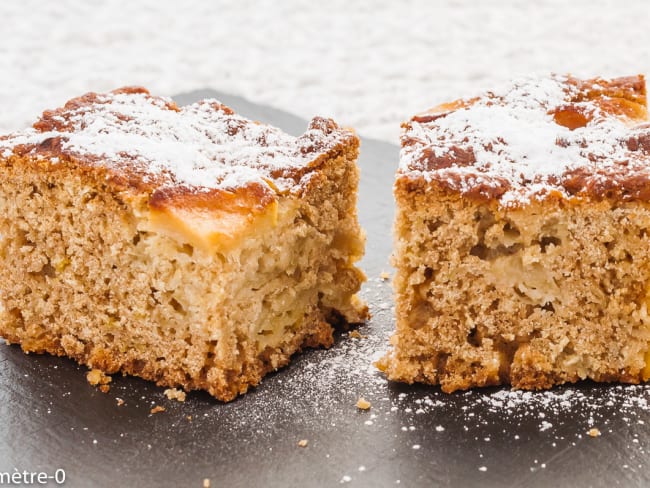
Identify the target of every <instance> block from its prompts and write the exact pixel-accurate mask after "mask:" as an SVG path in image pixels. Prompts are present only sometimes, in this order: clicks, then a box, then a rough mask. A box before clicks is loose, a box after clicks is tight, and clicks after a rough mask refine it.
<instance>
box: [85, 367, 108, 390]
mask: <svg viewBox="0 0 650 488" xmlns="http://www.w3.org/2000/svg"><path fill="white" fill-rule="evenodd" d="M86 380H87V381H88V383H90V384H91V385H93V386H97V385H107V384H109V383H110V382H111V381H112V380H113V378H111V377H110V376H108V375H107V374H104V372H103V371H102V370H101V369H91V370H90V371H88V373H87V374H86Z"/></svg>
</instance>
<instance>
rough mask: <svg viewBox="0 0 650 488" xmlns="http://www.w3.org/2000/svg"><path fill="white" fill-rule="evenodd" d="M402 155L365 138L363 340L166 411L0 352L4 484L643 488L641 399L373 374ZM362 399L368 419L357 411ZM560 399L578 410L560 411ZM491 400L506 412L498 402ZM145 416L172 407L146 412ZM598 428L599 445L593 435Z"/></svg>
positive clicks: (291, 120) (256, 112)
mask: <svg viewBox="0 0 650 488" xmlns="http://www.w3.org/2000/svg"><path fill="white" fill-rule="evenodd" d="M208 96H214V97H216V98H219V99H221V100H222V101H223V102H225V103H226V104H228V105H230V106H232V107H234V108H235V109H236V110H237V111H238V112H240V113H242V114H244V115H246V116H248V117H251V118H254V119H257V120H261V121H265V122H269V123H272V124H274V125H277V126H280V127H282V128H284V129H285V130H287V131H288V132H290V133H293V134H299V133H301V132H302V131H303V130H304V128H305V126H306V122H305V121H304V120H301V119H299V118H297V117H295V116H293V115H291V114H289V113H286V112H282V111H279V110H276V109H272V108H269V107H264V106H260V105H255V104H252V103H250V102H248V101H246V100H245V99H242V98H239V97H233V96H228V95H227V94H223V93H218V92H214V91H210V90H205V91H199V92H193V93H187V94H183V95H179V96H178V97H176V99H177V100H178V102H179V103H188V102H191V101H194V100H197V99H200V98H204V97H208ZM397 158H398V148H397V147H396V146H394V145H390V144H386V143H383V142H378V141H373V140H369V139H364V140H363V143H362V152H361V158H360V166H361V169H362V180H361V188H360V205H359V208H360V218H361V221H362V225H363V226H364V227H365V229H366V230H367V233H368V244H367V255H366V257H365V258H364V260H363V262H362V266H363V268H364V269H365V270H366V272H367V274H368V276H369V278H370V281H369V282H368V283H367V285H366V286H365V287H364V291H363V295H364V296H365V297H366V298H367V299H368V300H369V302H370V305H371V310H372V311H373V313H374V318H373V319H372V320H371V321H370V322H369V323H368V324H366V325H364V326H362V327H361V328H360V329H359V331H360V332H361V334H364V335H367V336H368V337H367V338H366V339H361V340H356V339H350V338H347V337H345V334H343V335H342V336H341V337H339V340H338V342H337V343H336V345H335V346H334V347H333V348H332V349H330V350H327V351H326V350H317V351H307V352H306V353H304V354H302V355H301V356H299V357H297V358H296V360H295V361H294V362H293V363H292V364H291V365H290V366H289V367H287V368H285V369H283V370H281V371H279V372H277V373H275V374H273V375H270V376H269V377H267V378H266V379H265V380H264V382H263V383H262V385H260V386H259V387H258V388H255V389H253V390H252V391H251V392H250V393H249V394H247V395H246V396H244V397H242V398H240V399H238V400H236V401H234V402H232V403H229V404H221V403H219V402H217V401H215V400H214V399H212V398H211V397H209V396H208V395H206V394H203V393H192V394H190V395H188V398H187V401H186V402H185V403H178V402H173V401H169V400H167V399H166V398H165V397H164V395H163V389H162V388H157V387H155V386H154V385H152V384H150V383H147V382H145V381H142V380H139V379H136V378H124V377H120V376H117V375H116V376H115V377H114V379H113V383H112V384H111V391H110V392H109V393H107V394H103V393H101V392H99V391H98V390H96V389H95V388H93V387H91V386H89V385H88V384H87V382H86V380H85V372H86V369H85V368H83V367H79V366H77V365H75V364H74V363H72V362H71V361H69V360H67V359H62V358H53V357H49V356H36V355H29V356H28V355H24V354H23V353H22V352H21V351H20V349H19V348H18V347H16V346H10V347H2V348H0V472H3V471H4V472H13V471H14V469H17V470H19V471H22V470H27V471H44V472H47V473H48V474H50V475H52V474H54V472H55V470H56V469H57V468H62V469H65V471H66V484H65V486H70V487H77V486H79V487H82V486H101V487H104V486H105V487H110V486H196V487H200V486H202V483H203V480H204V479H205V478H209V479H210V480H211V486H212V487H215V486H229V487H233V486H244V487H248V486H270V487H276V486H277V487H284V486H334V485H339V484H340V483H343V484H345V483H349V484H350V485H351V486H369V487H370V486H372V487H374V486H409V487H410V486H434V485H451V486H479V485H480V486H575V485H579V486H588V485H592V486H613V485H621V486H647V485H648V484H649V483H650V469H649V468H650V466H649V463H648V456H647V449H648V446H649V444H650V427H649V425H650V408H649V407H648V404H647V403H646V401H647V400H648V399H650V391H648V390H647V389H646V388H645V387H633V386H625V387H623V386H616V385H613V386H599V385H594V384H591V383H584V384H581V385H578V386H574V387H567V388H559V389H556V390H554V391H553V393H551V394H550V395H549V394H545V393H542V394H534V395H531V396H530V398H529V399H528V400H527V401H522V400H521V396H516V395H514V396H513V394H511V393H508V392H509V390H507V389H496V388H491V389H486V390H481V391H474V392H470V393H460V394H454V395H445V394H443V393H441V392H440V391H439V389H438V388H435V387H425V386H408V385H399V384H388V383H386V382H385V381H384V380H383V378H382V376H381V375H380V374H379V373H378V372H375V371H374V370H372V368H371V367H370V364H369V363H370V356H371V353H372V351H373V350H374V349H385V347H386V341H387V337H388V335H389V333H390V331H391V330H392V328H393V327H394V320H393V319H392V315H391V310H390V307H391V306H392V299H391V295H390V286H389V285H388V284H387V283H381V282H380V280H379V279H378V277H379V273H380V272H381V271H383V270H389V269H390V267H389V265H388V256H389V253H390V247H391V237H390V228H391V222H392V218H393V199H392V196H391V185H392V177H393V173H394V170H395V168H396V165H397ZM360 395H363V396H364V397H365V398H367V399H368V400H370V401H371V402H372V404H373V407H372V409H371V410H370V411H366V412H361V411H358V410H357V409H356V408H355V406H354V405H355V402H356V400H357V398H358V396H360ZM563 395H564V396H563ZM117 397H119V398H122V399H123V400H124V401H125V404H124V405H123V406H117V403H116V398H117ZM565 397H567V398H572V399H569V400H568V401H567V403H565V404H562V402H561V401H562V399H563V398H565ZM499 398H501V399H503V398H505V399H506V401H507V400H509V399H510V400H512V399H514V400H515V401H514V405H513V406H512V407H510V408H506V407H504V406H499V404H498V403H497V400H499ZM517 399H519V400H517ZM153 405H162V406H164V407H166V409H167V410H166V411H165V412H163V413H158V414H156V415H151V414H150V413H149V412H150V409H151V408H152V406H153ZM188 416H191V420H189V419H188ZM646 422H648V423H646ZM592 425H594V426H596V427H598V428H599V429H600V431H601V432H602V435H601V436H600V437H598V438H592V437H589V436H587V435H586V432H587V430H588V429H589V427H591V426H592ZM301 439H307V440H308V441H309V444H308V446H307V447H306V448H301V447H298V446H297V442H298V441H299V440H301ZM51 484H52V485H54V483H51Z"/></svg>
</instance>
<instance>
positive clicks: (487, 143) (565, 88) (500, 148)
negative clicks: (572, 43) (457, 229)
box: [400, 75, 649, 206]
mask: <svg viewBox="0 0 650 488" xmlns="http://www.w3.org/2000/svg"><path fill="white" fill-rule="evenodd" d="M603 82H605V83H606V82H607V80H603ZM590 88H591V89H594V90H595V91H605V90H603V86H602V85H600V84H599V81H594V82H593V85H592V86H591V87H590ZM581 95H582V94H581V92H580V90H579V89H578V87H577V86H576V84H574V83H572V82H571V81H570V80H569V78H568V77H564V76H557V75H553V76H550V77H548V78H545V79H539V78H533V77H529V78H522V79H519V80H517V81H515V82H513V83H512V84H511V85H509V86H506V87H504V88H501V89H499V90H495V91H491V92H487V93H486V94H484V95H483V96H481V97H480V98H479V99H468V100H464V101H463V103H462V105H461V106H460V107H457V108H456V109H455V110H454V109H452V110H450V111H449V112H448V113H439V114H437V113H430V114H426V113H425V114H422V115H421V116H416V117H414V119H413V120H412V121H411V122H410V123H408V124H406V125H405V129H404V130H403V133H402V151H401V157H400V173H402V174H404V175H407V176H414V177H422V176H423V177H424V178H426V179H427V180H439V181H444V182H446V184H447V185H448V186H449V187H451V188H453V189H455V190H458V191H460V192H461V193H467V192H470V191H471V190H472V187H475V186H479V185H485V186H486V187H489V188H493V187H494V188H498V187H500V186H505V187H506V188H507V190H506V191H505V193H504V194H502V195H500V198H499V200H500V203H501V205H503V206H510V205H513V204H517V203H522V202H523V203H525V202H526V201H529V200H530V199H531V198H532V197H535V196H540V195H544V194H547V193H549V191H551V190H557V191H560V192H561V193H563V194H564V195H567V193H566V190H565V188H563V187H562V185H561V182H562V178H563V177H564V176H565V175H566V174H568V173H569V172H571V171H573V170H576V169H580V168H587V169H589V170H590V172H592V173H595V172H596V171H595V170H596V169H600V170H603V169H604V170H605V171H606V172H610V171H611V172H612V173H615V172H616V171H618V170H620V168H621V167H625V169H624V170H623V171H636V172H642V173H644V174H646V175H648V174H649V173H648V171H647V169H646V166H647V164H645V162H644V161H639V159H638V157H637V156H636V155H635V154H633V153H632V152H631V151H630V150H629V148H628V145H627V142H628V140H629V139H630V137H632V136H634V135H638V134H640V132H637V131H636V130H635V129H634V128H631V124H632V123H634V122H636V123H638V122H639V121H638V120H630V119H629V118H626V117H620V116H613V115H611V114H610V115H609V116H608V114H607V112H606V111H603V110H601V106H600V105H599V104H598V103H594V102H593V101H591V100H583V99H582V98H583V97H581ZM607 99H608V97H606V96H602V97H600V99H599V100H597V101H602V100H607ZM567 104H570V105H572V108H573V109H574V110H576V111H577V112H579V113H580V114H587V115H588V119H589V121H588V122H587V124H586V126H584V127H578V128H576V129H574V130H571V129H570V128H568V127H566V126H563V125H560V124H559V123H557V122H556V120H554V111H555V110H557V109H560V108H561V107H563V106H566V105H567ZM639 130H642V129H639Z"/></svg>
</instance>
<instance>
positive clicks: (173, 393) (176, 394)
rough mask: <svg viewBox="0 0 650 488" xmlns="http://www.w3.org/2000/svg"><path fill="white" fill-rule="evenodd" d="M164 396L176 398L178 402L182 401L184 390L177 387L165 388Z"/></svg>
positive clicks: (183, 399)
mask: <svg viewBox="0 0 650 488" xmlns="http://www.w3.org/2000/svg"><path fill="white" fill-rule="evenodd" d="M165 396H166V397H167V398H168V399H170V400H177V401H179V402H184V401H185V397H186V395H185V392H184V391H183V390H179V389H178V388H167V389H166V390H165Z"/></svg>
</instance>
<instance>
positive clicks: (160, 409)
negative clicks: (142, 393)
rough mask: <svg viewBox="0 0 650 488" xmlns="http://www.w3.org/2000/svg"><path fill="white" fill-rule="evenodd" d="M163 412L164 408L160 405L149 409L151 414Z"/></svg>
mask: <svg viewBox="0 0 650 488" xmlns="http://www.w3.org/2000/svg"><path fill="white" fill-rule="evenodd" d="M164 411H165V407H161V406H160V405H156V406H155V407H153V408H152V409H151V413H152V414H154V413H160V412H164Z"/></svg>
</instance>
